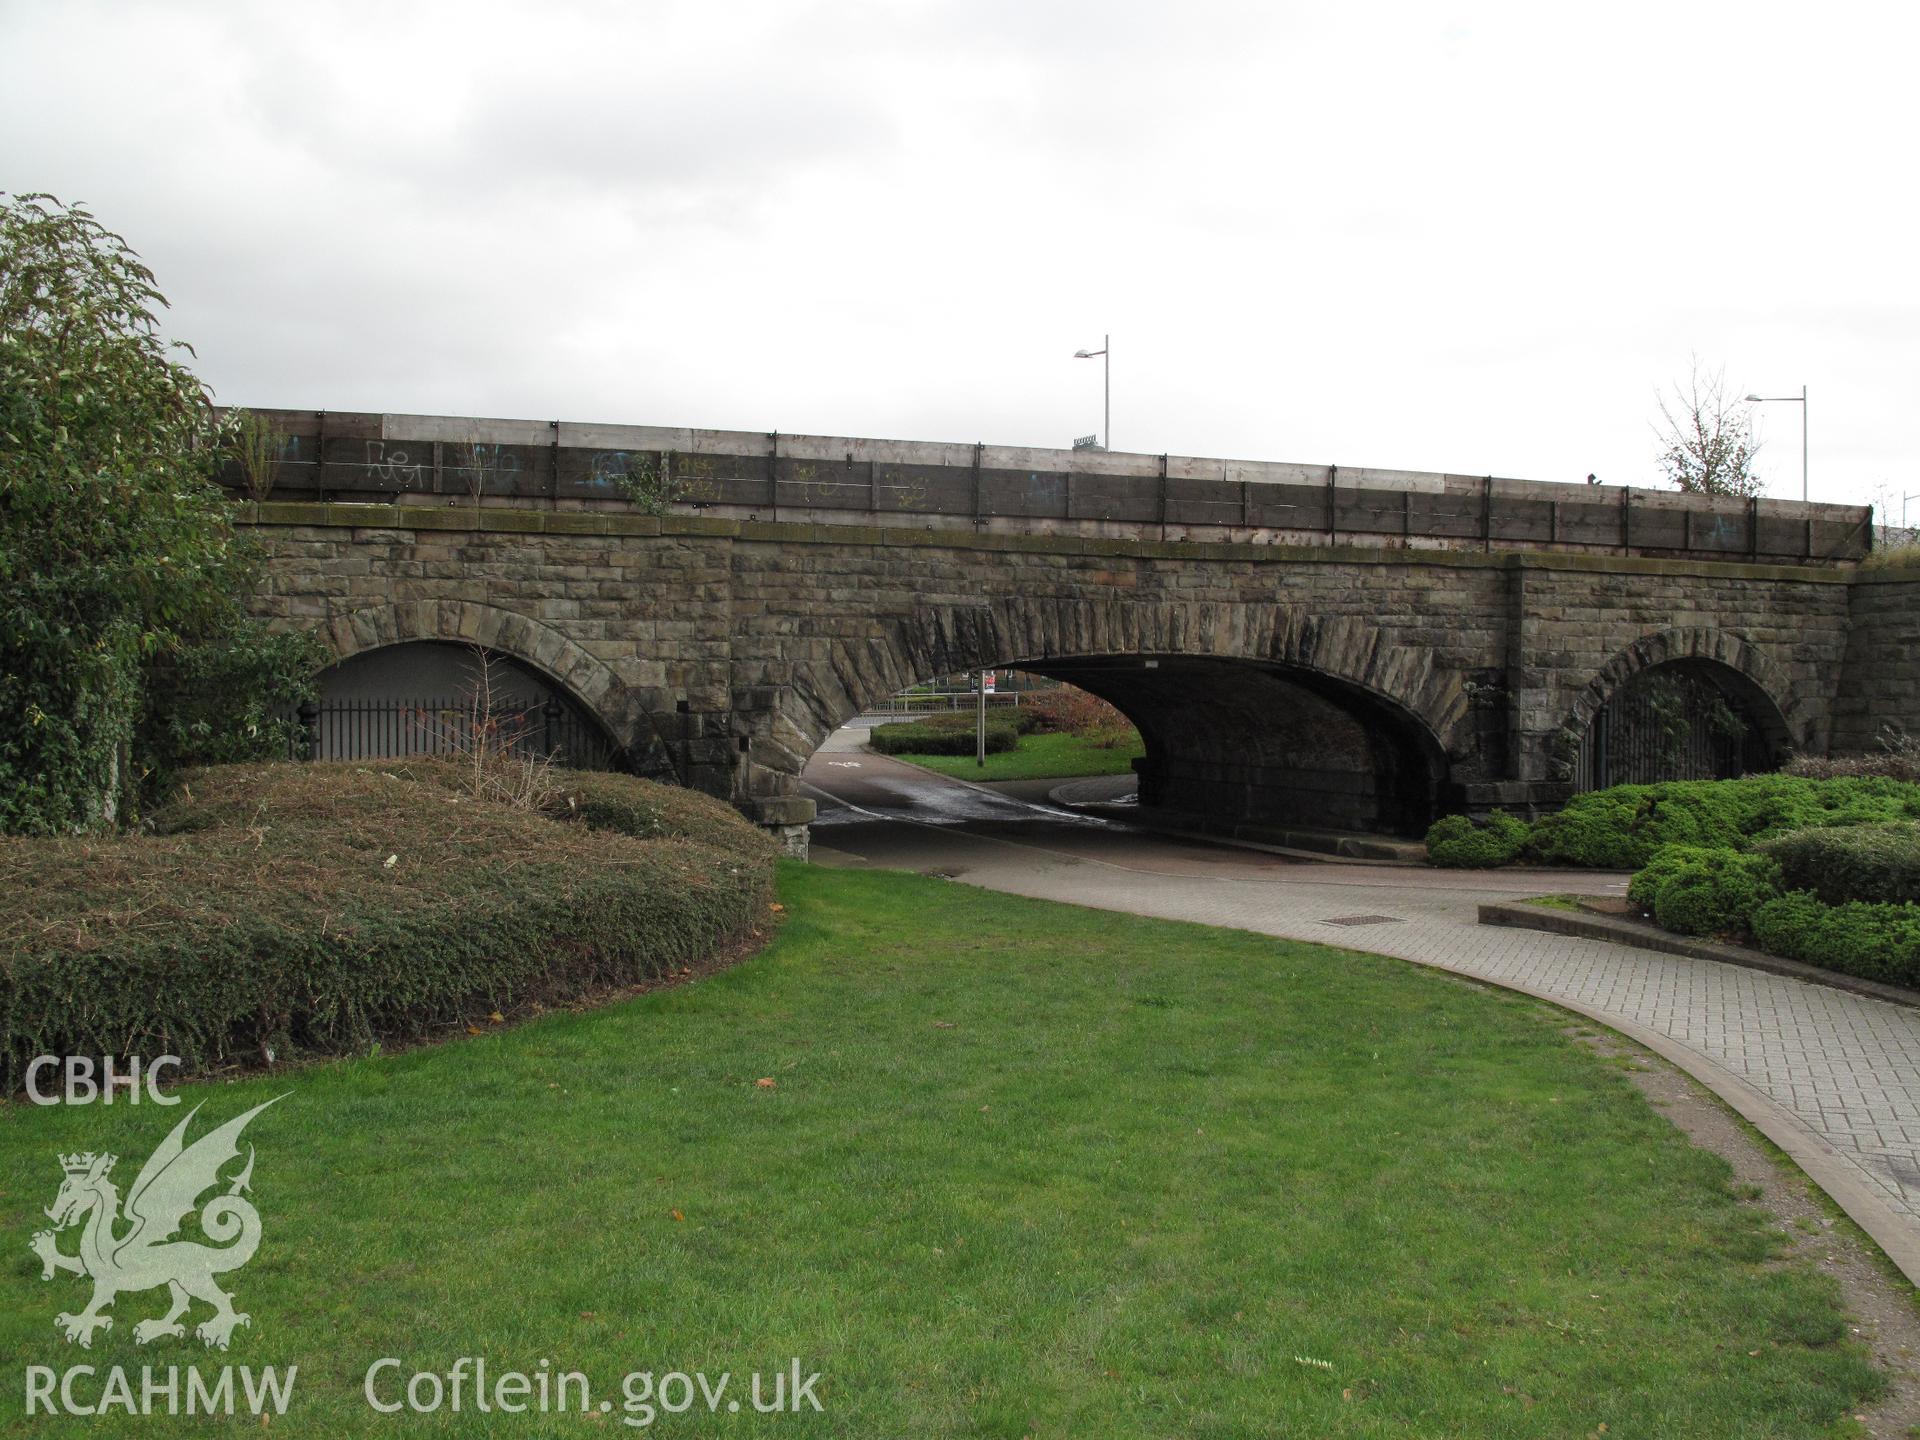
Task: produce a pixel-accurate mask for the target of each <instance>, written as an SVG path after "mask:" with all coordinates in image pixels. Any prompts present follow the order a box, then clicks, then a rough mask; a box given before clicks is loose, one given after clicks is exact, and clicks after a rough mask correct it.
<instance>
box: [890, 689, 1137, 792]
mask: <svg viewBox="0 0 1920 1440" xmlns="http://www.w3.org/2000/svg"><path fill="white" fill-rule="evenodd" d="M1091 698H1092V697H1088V699H1091ZM1103 708H1105V709H1111V707H1103ZM976 723H977V721H976V717H974V716H972V715H968V714H964V713H955V714H945V715H928V716H924V717H922V718H921V719H918V720H912V721H901V722H896V723H894V724H891V725H876V726H875V727H874V728H873V730H872V732H871V733H870V735H869V737H868V743H870V744H871V745H872V746H873V748H874V749H875V750H877V751H879V752H880V754H882V755H890V756H892V757H893V758H894V759H896V760H904V761H906V762H907V763H908V764H911V765H918V766H920V767H921V768H923V769H926V770H932V771H934V772H935V773H937V774H940V775H951V776H953V777H954V778H956V779H960V780H989V781H991V780H1066V779H1072V778H1075V777H1078V776H1083V775H1130V774H1132V773H1133V762H1134V761H1135V760H1137V759H1139V758H1140V757H1141V756H1142V755H1144V754H1146V745H1145V743H1144V742H1143V741H1142V740H1141V738H1140V732H1139V731H1138V730H1136V729H1134V728H1133V726H1132V725H1131V724H1128V723H1127V722H1126V721H1125V720H1124V718H1122V717H1120V716H1119V714H1118V712H1117V711H1115V712H1113V715H1112V716H1111V717H1107V716H1095V717H1094V719H1093V721H1092V722H1091V723H1086V722H1082V723H1074V721H1073V717H1071V716H1069V717H1068V718H1067V720H1066V721H1065V722H1064V723H1062V722H1060V721H1056V720H1054V718H1053V717H1052V716H1051V715H1049V714H1048V710H1047V707H1046V706H1044V705H1043V704H1041V703H1039V702H1035V703H1034V704H1031V705H1025V706H1021V707H1019V708H1017V709H1013V710H1004V709H1002V710H990V711H988V712H987V730H986V747H985V748H986V763H985V764H984V765H982V764H981V763H980V761H979V759H978V737H977V736H976V734H975V725H976ZM1069 727H1071V728H1069Z"/></svg>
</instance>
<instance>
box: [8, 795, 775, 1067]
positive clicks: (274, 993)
mask: <svg viewBox="0 0 1920 1440" xmlns="http://www.w3.org/2000/svg"><path fill="white" fill-rule="evenodd" d="M458 770H459V767H457V766H453V765H445V764H433V763H426V764H412V765H408V766H404V767H400V766H396V767H391V768H387V769H379V768H375V767H370V766H357V765H317V764H292V763H282V764H278V765H250V766H226V767H221V768H218V769H214V770H204V771H197V772H193V773H191V774H190V775H188V776H187V777H185V779H184V782H183V785H182V788H181V791H180V793H179V795H178V796H177V798H175V799H174V800H172V801H171V802H169V803H167V804H166V805H163V806H162V807H160V808H159V809H157V810H156V811H155V813H154V814H153V816H152V817H151V818H152V823H153V827H154V833H152V834H144V835H141V834H134V835H116V836H107V837H101V838H81V837H71V838H58V839H28V838H20V837H0V867H3V868H4V869H5V870H6V872H7V874H8V875H9V877H10V880H11V881H12V883H10V884H9V885H8V886H7V887H6V888H5V889H4V891H0V1083H3V1084H4V1085H5V1087H6V1088H7V1089H9V1090H11V1089H13V1088H16V1087H17V1086H19V1085H20V1083H21V1080H22V1069H23V1067H24V1065H25V1064H26V1063H27V1061H28V1060H29V1059H30V1058H31V1057H33V1056H35V1055H39V1054H65V1055H128V1054H145V1055H154V1054H161V1053H166V1054H174V1055H179V1056H181V1057H182V1058H183V1060H184V1061H185V1064H186V1068H187V1069H188V1070H190V1071H194V1070H204V1069H206V1068H209V1067H211V1066H214V1065H217V1064H219V1063H221V1062H222V1061H224V1060H227V1059H229V1058H232V1057H239V1058H243V1059H244V1058H257V1057H258V1056H259V1055H261V1054H262V1053H264V1052H266V1051H268V1050H271V1051H272V1053H273V1054H275V1055H277V1056H280V1057H285V1056H287V1055H289V1054H292V1053H299V1052H303V1051H305V1052H318V1053H333V1054H337V1053H342V1052H346V1051H351V1050H355V1049H359V1048H361V1047H363V1046H365V1045H366V1044H367V1043H369V1042H370V1041H373V1040H376V1039H382V1038H386V1037H394V1036H410V1035H418V1034H422V1033H426V1032H429V1031H432V1030H434V1029H437V1028H440V1027H443V1026H446V1025H449V1024H453V1023H456V1022H458V1021H460V1020H462V1019H464V1018H466V1017H468V1016H471V1015H474V1014H482V1015H484V1014H486V1013H488V1012H491V1011H504V1010H506V1009H508V1008H509V1007H510V1006H513V1005H517V1004H528V1003H533V1002H539V1003H555V1002H565V1001H568V1000H572V999H576V998H579V997H582V996H585V995H588V994H591V993H593V992H595V991H598V990H603V989H605V988H607V987H612V986H621V985H629V984H633V983H637V982H639V981H643V980H646V979H649V978H653V977H657V976H660V975H663V974H666V973H669V972H670V971H673V970H675V969H677V968H679V967H681V966H684V965H687V964H690V963H693V962H695V961H698V960H700V959H702V958H704V957H706V956H708V955H710V954H712V953H713V952H714V951H715V950H716V949H717V948H718V947H721V946H723V945H725V944H727V943H728V942H729V940H730V939H731V938H732V937H735V936H739V935H744V934H745V933H747V932H748V931H750V930H751V929H753V927H755V926H756V925H757V924H759V923H761V922H763V921H764V919H765V918H766V914H767V905H768V902H769V901H770V899H771V897H772V877H773V863H774V850H773V846H772V845H771V844H770V843H769V842H768V841H767V840H765V839H764V837H762V836H761V835H760V834H759V833H758V832H757V831H756V830H755V829H754V828H753V827H752V826H751V825H749V824H748V823H747V822H746V821H744V820H742V819H740V818H739V817H738V816H736V815H732V814H731V813H730V812H728V811H727V808H726V806H725V805H724V804H723V803H722V802H720V801H717V800H713V799H711V798H709V797H705V796H697V795H691V794H688V793H686V792H679V791H668V790H666V789H665V788H664V787H660V786H656V785H652V784H650V783H649V782H647V781H643V780H637V779H633V778H632V777H627V776H591V777H587V776H573V777H563V778H565V779H566V780H567V781H568V782H569V785H568V789H569V790H571V792H572V793H573V795H574V804H573V805H572V806H571V807H568V806H566V804H565V797H564V795H563V796H562V798H561V799H560V800H559V801H558V802H557V805H556V811H555V813H556V814H558V813H559V812H560V810H561V809H564V810H565V811H566V813H567V814H568V815H570V816H572V818H573V819H574V821H575V823H571V824H568V823H559V822H558V821H556V820H555V819H553V818H548V817H547V816H545V815H542V814H538V813H534V812H531V811H525V810H517V809H512V808H509V807H507V806H505V805H499V804H494V803H492V802H489V801H482V800H476V799H474V798H473V797H472V796H471V795H470V794H463V793H462V791H461V787H460V783H459V779H458ZM573 782H578V783H577V784H575V783H573ZM623 830H624V831H629V832H636V833H619V832H620V831H623Z"/></svg>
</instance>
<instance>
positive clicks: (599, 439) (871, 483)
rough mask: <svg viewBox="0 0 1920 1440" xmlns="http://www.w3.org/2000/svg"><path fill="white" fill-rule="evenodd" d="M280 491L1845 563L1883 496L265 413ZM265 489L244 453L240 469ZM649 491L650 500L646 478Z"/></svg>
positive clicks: (872, 521)
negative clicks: (1850, 497) (1731, 493)
mask: <svg viewBox="0 0 1920 1440" xmlns="http://www.w3.org/2000/svg"><path fill="white" fill-rule="evenodd" d="M258 413H259V414H261V415H262V416H264V417H265V418H267V419H268V420H269V421H270V422H271V423H272V424H273V426H274V427H275V429H276V430H278V431H279V432H280V433H281V435H282V436H283V437H284V453H283V456H282V458H281V461H280V464H279V466H278V471H277V474H276V477H275V486H274V491H273V498H274V499H277V500H320V501H331V502H347V503H354V502H359V503H381V504H403V505H410V506H421V505H444V506H460V505H467V506H476V507H501V506H505V507H513V508H534V509H550V510H559V511H603V512H614V513H619V512H632V511H634V510H636V508H643V507H645V506H647V505H649V504H650V505H652V506H653V507H654V508H655V509H665V510H670V511H671V512H673V513H676V514H706V515H710V516H713V517H715V518H721V519H730V520H747V521H753V520H764V521H781V522H797V523H819V524H830V525H858V526H875V527H885V528H909V529H919V530H932V531H972V532H977V533H987V534H1036V535H1062V536H1082V537H1097V538H1104V539H1117V540H1135V541H1150V540H1164V541H1228V542H1234V543H1241V544H1249V543H1250V544H1274V545H1288V546H1299V545H1329V546H1332V545H1338V546H1361V547H1375V548H1383V549H1393V548H1404V549H1434V550H1449V551H1475V550H1479V551H1494V550H1536V551H1538V550H1546V551H1568V552H1580V551H1586V552H1591V553H1598V554H1613V555H1647V556H1665V557H1675V558H1689V559H1709V560H1722V561H1736V562H1737V561H1748V562H1763V563H1767V564H1775V565H1781V564H1784V565H1795V564H1803V565H1804V564H1813V565H1827V564H1831V563H1833V562H1834V561H1849V560H1857V559H1860V558H1862V557H1863V556H1864V555H1865V554H1866V553H1867V552H1868V549H1869V548H1870V545H1871V537H1872V510H1871V509H1870V508H1869V507H1866V506H1849V505H1824V504H1803V503H1801V502H1799V501H1787V500H1745V499H1735V498H1730V497H1723V496H1707V495H1685V494H1678V493H1675V492H1671V491H1654V490H1643V489H1636V488H1632V487H1627V486H1615V485H1568V484H1561V483H1557V482H1551V481H1535V480H1514V479H1501V478H1498V477H1495V476H1467V475H1449V474H1438V473H1430V472H1419V471H1405V470H1379V469H1366V468H1359V467H1346V466H1339V465H1298V464H1286V463H1280V462H1269V461H1245V460H1220V459H1203V458H1196V457H1192V456H1181V455H1142V454H1133V453H1109V452H1104V451H1070V450H1048V449H1027V448H1019V447H1012V446H997V445H985V444H975V445H969V444H947V443H937V442H921V441H901V440H874V439H858V438H846V437H838V436H821V435H782V434H777V433H770V432H769V433H761V432H754V431H738V430H695V429H680V428H664V427H655V426H640V425H593V424H577V423H574V422H570V421H542V420H498V419H484V418H472V417H458V416H430V415H387V414H373V413H359V412H355V413H342V412H326V411H311V410H263V411H260V412H258ZM223 479H224V480H225V482H226V483H228V484H230V485H232V486H233V487H234V488H236V489H238V488H243V486H244V478H243V477H242V476H241V474H240V473H239V471H238V470H237V468H232V467H230V468H229V471H228V473H227V474H226V475H224V476H223ZM636 495H639V496H641V497H642V498H640V499H638V500H636V498H635V496H636Z"/></svg>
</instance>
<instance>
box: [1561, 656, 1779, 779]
mask: <svg viewBox="0 0 1920 1440" xmlns="http://www.w3.org/2000/svg"><path fill="white" fill-rule="evenodd" d="M1766 748H1767V747H1766V744H1765V741H1764V740H1763V739H1762V737H1761V736H1760V735H1759V734H1758V732H1757V731H1756V729H1755V727H1754V726H1753V724H1752V723H1751V721H1750V719H1749V718H1748V717H1747V716H1746V715H1744V714H1743V713H1742V712H1741V709H1740V708H1739V705H1738V702H1737V700H1736V699H1735V698H1734V697H1732V696H1729V695H1728V694H1727V693H1726V692H1725V691H1724V690H1722V689H1721V687H1720V686H1718V685H1716V684H1715V683H1714V682H1713V681H1712V680H1711V679H1709V678H1707V677H1706V676H1704V675H1701V674H1697V673H1694V672H1691V671H1688V670H1684V669H1680V668H1678V667H1664V666H1656V667H1655V668H1654V669H1652V670H1647V671H1643V672H1641V673H1640V674H1638V675H1635V676H1634V677H1632V678H1631V679H1630V680H1628V681H1627V682H1626V683H1625V684H1624V685H1622V686H1621V687H1620V688H1619V689H1618V690H1616V691H1615V692H1614V694H1613V697H1612V698H1611V699H1609V700H1608V701H1607V703H1606V704H1605V705H1603V706H1601V707H1600V710H1599V712H1598V713H1597V714H1596V715H1595V716H1594V717H1593V723H1592V724H1591V725H1589V726H1588V727H1587V733H1586V737H1585V739H1584V740H1583V741H1582V743H1581V746H1580V765H1579V774H1578V776H1577V779H1578V786H1579V788H1580V789H1581V790H1603V789H1605V788H1606V787H1607V786H1609V785H1649V784H1653V783H1655V782H1657V781H1661V780H1731V779H1733V778H1735V777H1737V776H1740V775H1745V774H1748V773H1749V772H1751V771H1755V770H1765V769H1769V768H1770V763H1769V760H1768V757H1767V754H1766Z"/></svg>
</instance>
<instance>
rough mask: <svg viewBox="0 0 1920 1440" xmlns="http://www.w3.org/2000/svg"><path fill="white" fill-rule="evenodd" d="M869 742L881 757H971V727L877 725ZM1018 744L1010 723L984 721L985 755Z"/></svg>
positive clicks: (904, 723) (920, 723)
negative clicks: (985, 725)
mask: <svg viewBox="0 0 1920 1440" xmlns="http://www.w3.org/2000/svg"><path fill="white" fill-rule="evenodd" d="M868 743H869V744H870V745H872V746H873V748H874V749H875V750H878V751H879V752H880V753H881V754H882V755H971V754H973V753H974V746H975V737H974V724H973V722H972V721H971V720H970V721H969V722H968V723H967V724H966V726H965V727H961V726H958V725H952V724H939V725H929V724H925V723H922V722H920V721H912V720H909V721H902V722H900V723H898V724H894V725H876V726H874V727H873V733H872V734H871V735H870V736H869V737H868ZM1019 743H1020V733H1019V731H1017V730H1016V729H1014V727H1013V726H1012V725H1010V724H1000V723H997V722H995V721H994V720H992V719H989V720H988V721H987V753H988V754H989V755H999V754H1001V753H1003V752H1004V751H1008V750H1011V749H1013V748H1014V747H1015V746H1017V745H1018V744H1019Z"/></svg>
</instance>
